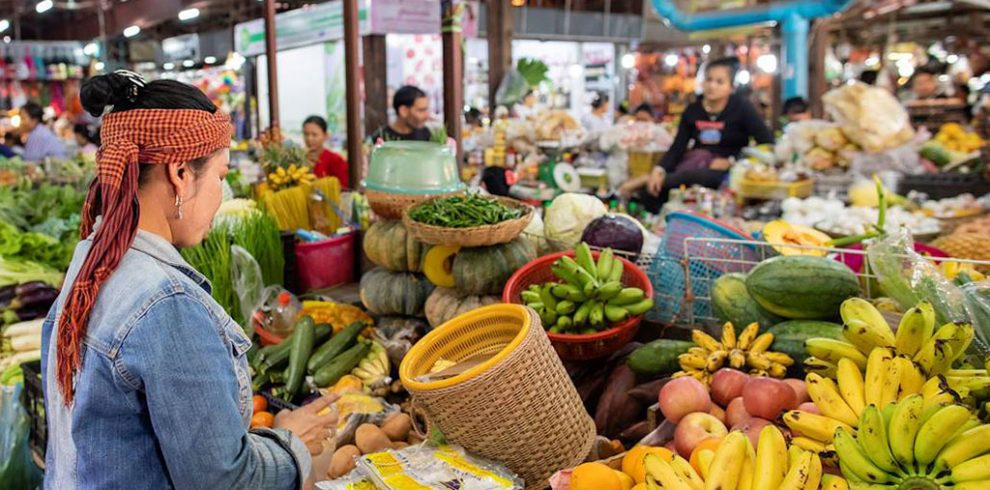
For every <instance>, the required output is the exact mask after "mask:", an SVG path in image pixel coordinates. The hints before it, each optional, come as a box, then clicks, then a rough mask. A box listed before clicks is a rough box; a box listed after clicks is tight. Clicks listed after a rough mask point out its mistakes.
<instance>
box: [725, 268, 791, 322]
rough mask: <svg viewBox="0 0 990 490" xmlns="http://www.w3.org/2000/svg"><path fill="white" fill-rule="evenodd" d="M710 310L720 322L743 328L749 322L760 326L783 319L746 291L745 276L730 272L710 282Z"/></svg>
mask: <svg viewBox="0 0 990 490" xmlns="http://www.w3.org/2000/svg"><path fill="white" fill-rule="evenodd" d="M711 297H712V312H713V313H714V314H715V317H716V318H718V319H719V321H721V322H723V323H724V322H732V324H733V325H735V326H737V327H740V328H744V327H745V326H746V325H749V324H750V323H753V322H756V323H759V324H760V326H761V327H764V328H766V327H769V326H770V325H773V324H776V323H779V322H781V321H782V320H783V319H782V318H780V317H779V316H777V315H774V314H773V313H770V312H769V311H767V310H765V309H763V307H762V306H760V305H759V304H757V302H756V301H754V300H753V298H752V297H750V296H749V292H748V291H746V276H745V275H744V274H738V273H732V274H726V275H724V276H722V277H719V278H718V279H716V280H715V282H713V283H712V290H711Z"/></svg>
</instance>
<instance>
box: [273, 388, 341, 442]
mask: <svg viewBox="0 0 990 490" xmlns="http://www.w3.org/2000/svg"><path fill="white" fill-rule="evenodd" d="M338 398H340V395H337V394H331V395H327V396H323V397H320V399H318V400H316V401H314V402H313V403H310V404H309V405H306V406H304V407H302V408H299V409H297V410H292V411H289V410H282V411H281V412H279V413H278V415H275V424H274V427H275V428H276V429H287V430H288V431H289V432H291V433H293V434H295V435H296V437H298V438H299V439H302V442H303V443H304V444H306V448H307V449H309V452H310V454H313V455H317V454H320V453H322V452H323V449H324V447H323V443H324V442H326V441H327V440H329V439H331V438H332V437H333V436H334V432H335V430H336V428H337V411H336V410H330V412H329V413H327V414H325V415H320V414H319V413H320V412H321V411H322V410H323V409H324V408H327V407H328V406H330V404H331V403H333V402H335V401H337V399H338Z"/></svg>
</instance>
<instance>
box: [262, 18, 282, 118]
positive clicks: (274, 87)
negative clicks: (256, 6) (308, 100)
mask: <svg viewBox="0 0 990 490" xmlns="http://www.w3.org/2000/svg"><path fill="white" fill-rule="evenodd" d="M265 57H266V58H267V61H268V66H267V71H268V120H269V127H272V128H277V127H278V126H279V119H278V67H277V66H276V48H275V0H265Z"/></svg>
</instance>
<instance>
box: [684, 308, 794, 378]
mask: <svg viewBox="0 0 990 490" xmlns="http://www.w3.org/2000/svg"><path fill="white" fill-rule="evenodd" d="M759 329H760V326H759V324H756V323H751V324H749V325H748V326H747V327H746V328H745V329H743V331H742V332H741V333H740V334H739V336H738V337H737V336H736V329H735V327H733V325H732V322H726V323H725V325H723V326H722V340H721V342H720V341H718V340H715V338H714V337H712V336H711V335H708V334H707V333H705V332H702V331H701V330H694V331H692V332H691V340H693V341H694V343H695V344H697V345H696V346H695V347H691V348H690V349H688V351H687V352H686V353H684V354H681V355H680V356H678V357H677V362H678V363H679V364H680V366H681V371H678V372H677V373H675V374H674V377H675V378H677V377H680V376H691V377H693V378H695V379H697V380H698V381H701V382H702V383H704V384H705V385H706V386H707V385H708V384H709V383H711V379H712V376H713V375H714V374H715V371H718V370H719V369H722V368H723V367H726V366H728V367H731V368H733V369H739V370H742V371H746V372H748V373H749V374H752V375H754V376H770V377H774V378H783V377H784V376H785V375H786V374H787V367H788V366H790V365H792V364H794V360H793V359H791V357H790V356H788V355H787V354H784V353H782V352H770V351H768V350H767V349H768V348H769V347H770V344H772V343H773V334H772V333H770V332H766V333H764V334H761V335H757V334H759Z"/></svg>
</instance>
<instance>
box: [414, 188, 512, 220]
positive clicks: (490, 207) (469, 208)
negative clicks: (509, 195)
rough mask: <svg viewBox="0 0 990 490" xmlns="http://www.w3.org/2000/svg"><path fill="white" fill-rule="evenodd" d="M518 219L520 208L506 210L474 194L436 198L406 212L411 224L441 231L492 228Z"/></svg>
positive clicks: (500, 205) (494, 201) (504, 207)
mask: <svg viewBox="0 0 990 490" xmlns="http://www.w3.org/2000/svg"><path fill="white" fill-rule="evenodd" d="M520 216H522V210H521V209H515V208H510V207H508V206H506V205H504V204H502V203H500V202H498V201H496V200H493V199H485V198H482V197H479V196H477V195H475V194H471V195H468V196H454V197H448V198H444V199H437V200H435V201H430V202H427V203H423V204H420V205H418V206H416V207H414V208H413V209H412V210H410V211H409V217H410V218H412V219H413V220H414V221H418V222H420V223H423V224H427V225H434V226H443V227H445V228H470V227H472V226H484V225H494V224H496V223H501V222H503V221H508V220H511V219H516V218H519V217H520Z"/></svg>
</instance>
